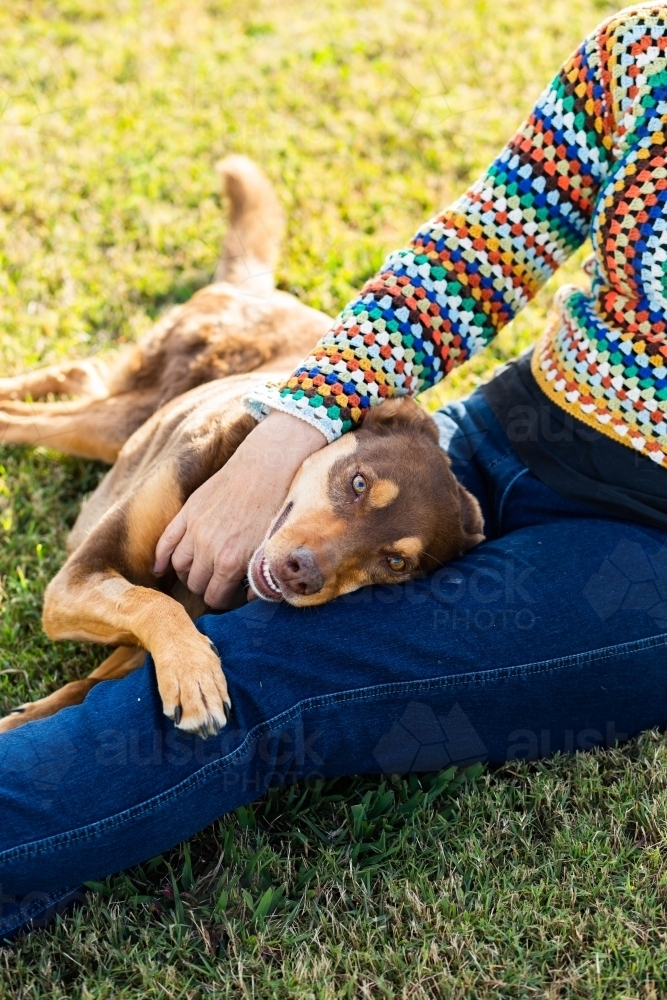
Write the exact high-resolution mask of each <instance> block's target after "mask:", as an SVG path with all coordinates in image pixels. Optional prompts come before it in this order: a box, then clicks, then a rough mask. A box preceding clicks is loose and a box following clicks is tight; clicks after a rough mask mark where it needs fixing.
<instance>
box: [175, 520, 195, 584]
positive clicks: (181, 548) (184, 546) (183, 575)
mask: <svg viewBox="0 0 667 1000" xmlns="http://www.w3.org/2000/svg"><path fill="white" fill-rule="evenodd" d="M194 561H195V547H194V542H193V540H192V538H191V537H190V535H189V534H187V532H186V534H185V535H184V536H183V538H181V540H180V542H179V543H178V545H177V546H176V548H175V549H174V551H173V552H172V554H171V565H172V566H173V567H174V569H175V570H176V575H177V576H178V578H179V580H181V581H182V582H184V583H185V582H187V579H188V574H189V572H190V569H191V567H192V564H193V562H194Z"/></svg>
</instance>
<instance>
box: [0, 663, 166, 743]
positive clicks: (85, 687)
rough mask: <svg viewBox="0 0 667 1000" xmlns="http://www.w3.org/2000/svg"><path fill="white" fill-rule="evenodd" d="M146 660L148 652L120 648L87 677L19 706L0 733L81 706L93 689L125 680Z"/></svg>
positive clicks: (0, 722) (4, 721)
mask: <svg viewBox="0 0 667 1000" xmlns="http://www.w3.org/2000/svg"><path fill="white" fill-rule="evenodd" d="M145 659H146V651H145V650H143V649H137V648H136V647H129V646H119V647H118V649H115V650H114V651H113V653H112V654H111V655H110V656H107V658H106V660H104V662H103V663H100V665H99V667H97V668H96V669H95V670H93V671H92V673H90V674H89V675H88V677H84V678H82V679H81V680H77V681H70V682H69V684H64V685H63V687H61V688H58V690H57V691H54V692H53V694H49V695H47V696H46V697H45V698H39V699H38V701H32V702H27V703H26V704H25V705H19V707H18V708H15V709H14V710H13V711H12V712H10V714H9V715H7V716H5V718H4V719H0V733H5V732H8V731H9V730H10V729H17V728H18V726H22V725H24V724H25V723H26V722H33V721H34V720H35V719H46V718H47V717H48V716H49V715H55V713H56V712H59V711H60V709H61V708H68V707H69V706H70V705H80V704H81V702H82V701H83V699H84V698H85V697H86V695H87V694H88V692H89V691H90V689H91V688H92V687H94V686H95V685H96V684H99V683H100V681H111V680H120V678H121V677H125V676H126V674H129V673H131V672H132V671H133V670H136V669H137V667H140V666H141V664H142V663H143V662H144V660H145Z"/></svg>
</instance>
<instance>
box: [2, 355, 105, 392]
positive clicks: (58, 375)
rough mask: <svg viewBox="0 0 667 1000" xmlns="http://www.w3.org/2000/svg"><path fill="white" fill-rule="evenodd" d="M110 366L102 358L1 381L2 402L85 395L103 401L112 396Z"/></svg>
mask: <svg viewBox="0 0 667 1000" xmlns="http://www.w3.org/2000/svg"><path fill="white" fill-rule="evenodd" d="M107 379H108V369H107V365H106V364H105V363H104V362H103V361H100V360H99V359H98V358H90V359H88V360H85V361H66V362H63V364H60V365H49V366H48V367H47V368H37V369H36V370H35V371H31V372H26V373H25V374H24V375H17V376H15V377H14V378H0V400H2V399H26V397H28V396H30V397H31V398H32V399H41V398H43V397H44V396H49V395H54V396H63V395H64V396H85V397H86V398H87V399H103V398H104V397H105V396H106V395H108V389H107Z"/></svg>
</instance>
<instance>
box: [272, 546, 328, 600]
mask: <svg viewBox="0 0 667 1000" xmlns="http://www.w3.org/2000/svg"><path fill="white" fill-rule="evenodd" d="M274 573H275V575H276V577H277V578H278V580H279V581H280V583H281V584H282V585H283V586H284V587H287V589H288V590H291V591H292V593H294V594H316V593H317V592H318V591H319V590H321V589H322V587H323V585H324V576H323V575H322V570H321V569H320V566H319V563H318V561H317V556H316V555H315V553H314V552H313V551H312V549H305V548H300V549H293V550H292V552H290V554H289V555H288V556H287V557H286V558H285V560H284V561H283V564H282V566H280V567H279V568H278V569H274Z"/></svg>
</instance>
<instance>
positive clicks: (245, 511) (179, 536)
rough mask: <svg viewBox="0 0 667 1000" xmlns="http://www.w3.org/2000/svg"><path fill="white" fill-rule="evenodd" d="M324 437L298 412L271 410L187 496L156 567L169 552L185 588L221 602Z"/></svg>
mask: <svg viewBox="0 0 667 1000" xmlns="http://www.w3.org/2000/svg"><path fill="white" fill-rule="evenodd" d="M325 444H326V441H325V439H324V437H323V436H322V434H321V433H320V432H319V431H318V430H316V429H315V428H314V427H310V426H309V425H308V424H307V423H305V422H304V421H303V420H297V419H296V418H295V417H292V416H290V415H289V414H285V413H273V414H271V416H270V417H269V418H268V419H267V420H264V421H262V423H261V424H258V425H257V427H255V428H254V430H252V431H251V432H250V434H249V435H248V437H247V438H246V439H245V441H243V442H242V444H241V446H240V447H239V448H238V449H237V450H236V451H235V452H234V454H233V455H232V457H231V458H230V459H229V461H228V462H227V464H226V465H224V466H223V467H222V469H220V471H219V472H216V473H215V475H213V476H211V478H210V479H208V480H207V481H206V482H205V483H204V484H203V485H202V486H200V487H199V489H198V490H196V491H195V492H194V493H193V494H192V495H191V496H190V497H189V499H188V500H186V502H185V504H184V505H183V507H182V508H181V509H180V511H179V512H178V514H177V515H176V517H175V518H174V519H173V521H172V522H171V524H169V525H168V527H167V528H166V530H165V531H164V533H163V535H162V537H161V538H160V540H159V541H158V544H157V548H156V550H155V567H154V569H155V572H156V573H163V572H164V571H165V570H166V569H167V568H168V566H169V560H170V559H171V563H172V565H173V567H174V569H175V570H176V573H177V574H178V576H179V578H180V580H181V581H182V582H183V583H184V584H186V586H187V587H188V588H189V590H191V591H192V592H193V593H195V594H201V595H202V596H203V597H204V600H205V601H206V603H207V604H208V605H209V606H210V607H212V608H223V607H225V605H226V604H227V603H228V601H229V600H230V598H231V597H232V595H233V594H234V591H235V590H236V588H237V587H238V585H239V583H240V582H241V580H242V579H243V577H244V576H245V572H246V569H247V566H248V562H249V561H250V557H251V556H252V554H253V552H254V551H255V549H256V548H257V546H258V545H260V543H261V542H262V539H263V538H264V535H265V534H266V530H267V528H268V526H269V524H270V522H271V518H272V517H274V516H275V514H277V512H278V511H279V510H280V507H281V505H282V503H283V501H284V500H285V497H286V496H287V492H288V490H289V487H290V484H291V482H292V479H293V478H294V476H295V475H296V473H297V471H298V470H299V468H300V467H301V465H302V464H303V462H304V461H305V459H306V458H308V456H309V455H312V454H313V452H315V451H317V450H318V449H319V448H322V447H323V446H324V445H325Z"/></svg>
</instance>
